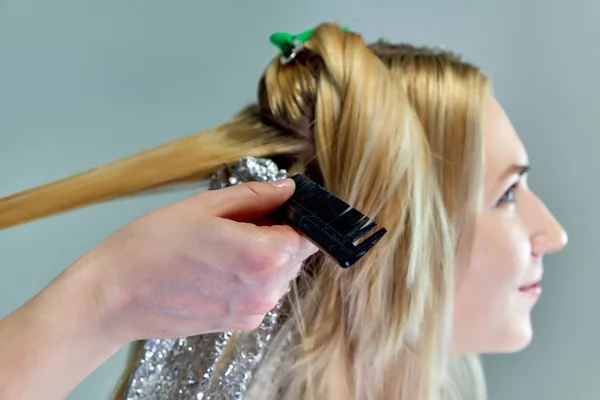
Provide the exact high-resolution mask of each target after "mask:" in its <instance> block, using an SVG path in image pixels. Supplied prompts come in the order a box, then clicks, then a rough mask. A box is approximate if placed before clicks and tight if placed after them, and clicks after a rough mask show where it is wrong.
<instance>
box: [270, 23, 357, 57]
mask: <svg viewBox="0 0 600 400" xmlns="http://www.w3.org/2000/svg"><path fill="white" fill-rule="evenodd" d="M340 29H342V30H344V31H347V30H349V28H348V27H347V26H340ZM314 31H315V28H313V29H309V30H307V31H304V32H302V33H299V34H297V35H291V34H289V33H287V32H275V33H273V34H272V35H271V36H270V38H269V40H270V41H271V43H273V44H274V45H275V46H276V47H277V48H278V49H279V50H281V52H282V53H283V56H281V58H280V59H279V60H280V62H281V63H282V64H288V63H289V62H291V61H292V60H293V59H294V58H296V56H297V55H298V53H300V52H301V51H302V50H303V49H304V43H306V41H307V40H308V39H310V37H311V36H312V34H313V33H314Z"/></svg>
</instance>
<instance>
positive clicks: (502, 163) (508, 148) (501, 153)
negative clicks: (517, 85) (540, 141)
mask: <svg viewBox="0 0 600 400" xmlns="http://www.w3.org/2000/svg"><path fill="white" fill-rule="evenodd" d="M483 146H484V154H485V181H486V186H488V185H487V184H488V183H490V182H494V183H497V182H498V181H499V180H500V179H502V177H503V176H506V174H508V173H510V171H511V167H512V166H513V165H526V164H528V163H529V160H528V157H527V152H526V151H525V147H524V146H523V143H522V142H521V139H520V138H519V136H518V135H517V132H516V131H515V129H514V127H513V126H512V123H511V122H510V119H509V118H508V116H507V115H506V112H505V111H504V109H503V108H502V106H501V105H500V103H499V102H498V101H497V100H496V99H495V98H494V97H493V96H491V95H489V96H488V97H487V99H486V104H485V111H484V133H483Z"/></svg>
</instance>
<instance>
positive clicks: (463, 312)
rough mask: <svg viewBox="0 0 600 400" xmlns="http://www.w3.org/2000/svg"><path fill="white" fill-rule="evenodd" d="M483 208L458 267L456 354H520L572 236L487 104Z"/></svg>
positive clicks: (515, 140)
mask: <svg viewBox="0 0 600 400" xmlns="http://www.w3.org/2000/svg"><path fill="white" fill-rule="evenodd" d="M484 123H485V132H484V149H485V150H484V151H485V158H484V185H483V186H484V187H483V190H484V192H483V204H482V207H481V209H480V210H479V215H478V218H477V222H476V227H475V238H474V244H473V252H472V253H471V258H470V262H469V265H458V266H457V269H458V270H459V271H464V272H463V273H462V274H460V275H458V276H457V282H456V292H455V304H454V333H453V342H452V346H453V348H452V352H453V354H463V353H494V352H512V351H517V350H520V349H522V348H524V347H525V346H527V345H528V344H529V342H530V341H531V338H532V327H531V318H530V317H531V310H532V308H533V306H534V305H535V304H536V302H537V300H538V298H539V296H540V294H541V286H540V281H541V279H542V274H543V272H544V270H543V265H542V258H543V256H544V255H546V254H549V253H553V252H556V251H559V250H561V249H562V248H563V247H564V246H565V245H566V243H567V235H566V233H565V231H564V230H563V228H562V227H561V226H560V225H559V223H558V222H557V221H556V220H555V219H554V217H553V216H552V214H551V213H550V212H549V211H548V209H547V208H546V207H545V206H544V204H543V203H542V201H541V200H540V199H539V198H538V197H537V196H536V195H535V194H534V193H533V192H532V191H531V189H530V188H529V187H528V186H527V174H526V172H527V165H528V158H527V153H526V151H525V149H524V147H523V144H522V143H521V140H520V139H519V137H518V135H517V134H516V132H515V130H514V129H513V127H512V124H511V123H510V121H509V119H508V117H507V116H506V114H505V112H504V110H503V109H502V107H501V106H500V105H499V104H498V102H497V101H496V100H495V99H494V98H493V97H492V96H489V98H488V99H487V101H486V106H485V122H484Z"/></svg>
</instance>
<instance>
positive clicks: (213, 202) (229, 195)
mask: <svg viewBox="0 0 600 400" xmlns="http://www.w3.org/2000/svg"><path fill="white" fill-rule="evenodd" d="M295 189H296V186H295V183H294V181H293V180H292V179H289V178H286V179H283V180H280V181H276V182H271V183H264V182H247V183H243V184H241V185H237V186H231V187H227V188H224V189H219V190H210V191H207V192H204V193H202V194H201V195H199V199H200V201H201V203H202V204H201V205H200V208H201V210H202V213H203V214H209V215H212V216H216V217H221V218H227V219H231V220H235V221H239V222H246V221H249V220H252V219H257V218H261V217H263V216H265V215H268V214H270V213H272V212H273V211H275V210H276V209H277V208H278V207H279V206H281V205H282V204H283V203H285V202H286V201H287V200H288V199H289V198H290V197H291V196H292V194H294V191H295ZM196 207H198V205H196Z"/></svg>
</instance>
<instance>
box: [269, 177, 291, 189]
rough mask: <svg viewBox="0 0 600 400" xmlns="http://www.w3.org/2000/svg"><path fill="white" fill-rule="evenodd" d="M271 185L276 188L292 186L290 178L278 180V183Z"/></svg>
mask: <svg viewBox="0 0 600 400" xmlns="http://www.w3.org/2000/svg"><path fill="white" fill-rule="evenodd" d="M271 185H273V186H275V187H278V188H285V187H290V186H292V180H291V179H290V178H284V179H280V180H278V181H274V182H271Z"/></svg>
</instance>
